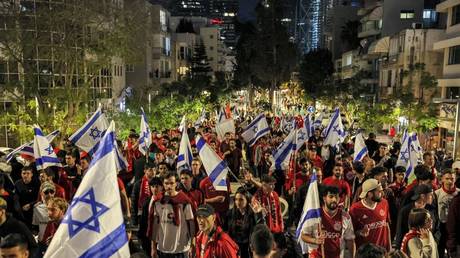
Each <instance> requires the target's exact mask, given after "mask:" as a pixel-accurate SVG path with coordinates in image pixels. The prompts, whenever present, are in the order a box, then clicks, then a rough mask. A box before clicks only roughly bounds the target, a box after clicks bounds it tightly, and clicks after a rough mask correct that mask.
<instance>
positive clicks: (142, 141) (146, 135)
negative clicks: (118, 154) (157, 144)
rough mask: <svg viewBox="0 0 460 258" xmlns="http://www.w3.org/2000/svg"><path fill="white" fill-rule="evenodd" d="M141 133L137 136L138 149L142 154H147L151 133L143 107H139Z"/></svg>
mask: <svg viewBox="0 0 460 258" xmlns="http://www.w3.org/2000/svg"><path fill="white" fill-rule="evenodd" d="M141 112H142V113H141V135H140V136H139V151H140V152H141V153H142V155H147V153H148V151H149V147H150V144H152V133H151V131H150V127H149V123H148V122H147V117H146V116H145V113H144V109H143V108H141Z"/></svg>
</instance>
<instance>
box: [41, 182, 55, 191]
mask: <svg viewBox="0 0 460 258" xmlns="http://www.w3.org/2000/svg"><path fill="white" fill-rule="evenodd" d="M49 190H52V191H56V187H55V186H54V184H53V183H50V182H44V183H43V184H42V192H45V191H49Z"/></svg>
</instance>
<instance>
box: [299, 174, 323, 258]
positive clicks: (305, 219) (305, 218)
mask: <svg viewBox="0 0 460 258" xmlns="http://www.w3.org/2000/svg"><path fill="white" fill-rule="evenodd" d="M318 225H321V204H320V202H319V191H318V178H317V176H316V171H315V170H313V174H312V175H311V178H310V186H309V187H308V191H307V196H306V198H305V202H304V203H303V210H302V215H301V216H300V220H299V224H298V225H297V229H296V231H295V236H296V239H297V241H298V242H299V243H301V246H302V251H303V253H307V245H306V244H305V243H304V242H303V241H302V240H301V237H302V230H303V229H304V228H305V227H312V226H313V227H318Z"/></svg>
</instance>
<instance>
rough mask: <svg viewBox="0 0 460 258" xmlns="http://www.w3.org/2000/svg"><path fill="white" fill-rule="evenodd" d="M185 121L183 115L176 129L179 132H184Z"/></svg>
mask: <svg viewBox="0 0 460 258" xmlns="http://www.w3.org/2000/svg"><path fill="white" fill-rule="evenodd" d="M186 120H187V118H186V117H185V115H183V116H182V119H181V120H180V124H179V128H178V129H179V132H182V130H184V127H185V123H186Z"/></svg>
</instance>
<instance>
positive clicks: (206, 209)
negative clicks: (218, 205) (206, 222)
mask: <svg viewBox="0 0 460 258" xmlns="http://www.w3.org/2000/svg"><path fill="white" fill-rule="evenodd" d="M214 213H215V211H214V208H213V207H212V206H211V205H209V204H203V205H200V206H199V207H198V210H196V216H197V217H198V216H201V217H209V216H211V215H213V214H214Z"/></svg>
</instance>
